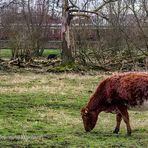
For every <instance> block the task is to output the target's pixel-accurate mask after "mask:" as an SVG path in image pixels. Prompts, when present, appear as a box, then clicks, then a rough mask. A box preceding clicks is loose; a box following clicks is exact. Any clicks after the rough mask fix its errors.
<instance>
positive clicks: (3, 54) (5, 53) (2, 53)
mask: <svg viewBox="0 0 148 148" xmlns="http://www.w3.org/2000/svg"><path fill="white" fill-rule="evenodd" d="M11 54H12V53H11V49H0V58H10V57H11Z"/></svg>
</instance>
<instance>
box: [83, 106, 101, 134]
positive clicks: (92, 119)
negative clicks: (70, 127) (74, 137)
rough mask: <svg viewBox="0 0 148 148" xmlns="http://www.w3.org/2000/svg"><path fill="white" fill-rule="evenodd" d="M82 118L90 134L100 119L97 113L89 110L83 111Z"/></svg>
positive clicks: (84, 109)
mask: <svg viewBox="0 0 148 148" xmlns="http://www.w3.org/2000/svg"><path fill="white" fill-rule="evenodd" d="M81 116H82V119H83V124H84V128H85V130H86V131H87V132H90V131H91V130H92V129H93V128H94V127H95V125H96V122H97V119H98V113H97V112H95V111H89V109H88V108H82V109H81Z"/></svg>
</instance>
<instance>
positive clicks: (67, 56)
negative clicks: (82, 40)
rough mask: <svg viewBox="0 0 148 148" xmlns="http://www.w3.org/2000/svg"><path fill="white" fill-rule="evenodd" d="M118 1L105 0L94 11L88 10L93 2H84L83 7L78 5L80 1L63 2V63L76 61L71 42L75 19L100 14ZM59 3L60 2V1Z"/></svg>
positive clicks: (64, 0)
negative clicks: (72, 22) (104, 8)
mask: <svg viewBox="0 0 148 148" xmlns="http://www.w3.org/2000/svg"><path fill="white" fill-rule="evenodd" d="M115 1H117V0H106V1H105V0H103V2H102V3H101V4H100V5H99V6H98V7H97V8H96V9H94V10H87V8H88V7H87V5H90V3H91V0H86V1H83V3H82V4H83V6H81V7H80V6H79V5H78V1H72V0H62V38H63V40H62V62H63V63H71V62H73V61H74V59H73V57H72V49H71V42H70V24H71V20H72V19H73V18H74V17H89V14H98V11H99V10H101V9H102V8H103V7H104V6H105V5H106V4H108V3H111V2H115ZM58 2H59V1H58Z"/></svg>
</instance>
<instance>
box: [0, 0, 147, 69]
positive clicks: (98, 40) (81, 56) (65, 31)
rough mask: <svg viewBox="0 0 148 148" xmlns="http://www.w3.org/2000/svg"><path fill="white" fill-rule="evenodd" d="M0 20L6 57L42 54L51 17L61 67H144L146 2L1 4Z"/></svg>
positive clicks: (33, 0) (22, 0)
mask: <svg viewBox="0 0 148 148" xmlns="http://www.w3.org/2000/svg"><path fill="white" fill-rule="evenodd" d="M0 18H1V19H0V20H1V24H0V25H1V28H3V33H4V34H7V35H8V36H9V38H10V47H11V49H12V59H16V58H20V59H21V60H25V61H28V60H30V59H32V58H33V57H35V56H40V55H42V53H43V51H44V45H45V44H46V42H47V41H48V34H49V32H50V30H51V28H50V25H49V23H51V22H50V21H51V18H52V19H53V18H54V19H57V20H61V35H62V45H61V59H62V63H63V64H67V63H74V62H78V63H80V64H83V65H89V66H98V67H102V68H104V69H121V70H124V69H127V70H132V69H134V70H137V69H138V68H142V69H146V70H147V68H148V36H147V34H148V1H146V0H136V1H135V0H102V1H98V0H80V1H79V0H54V1H53V0H10V1H7V2H3V0H1V1H0Z"/></svg>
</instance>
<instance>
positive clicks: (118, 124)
mask: <svg viewBox="0 0 148 148" xmlns="http://www.w3.org/2000/svg"><path fill="white" fill-rule="evenodd" d="M121 120H122V115H121V114H120V113H117V115H116V127H115V130H114V132H113V133H116V134H118V132H119V130H120V123H121Z"/></svg>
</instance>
